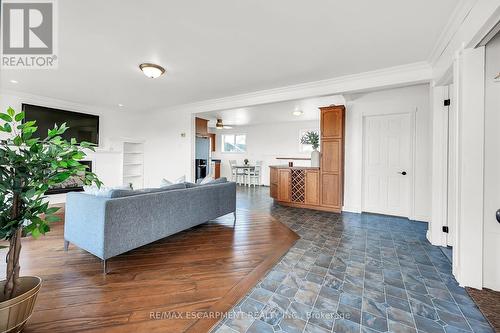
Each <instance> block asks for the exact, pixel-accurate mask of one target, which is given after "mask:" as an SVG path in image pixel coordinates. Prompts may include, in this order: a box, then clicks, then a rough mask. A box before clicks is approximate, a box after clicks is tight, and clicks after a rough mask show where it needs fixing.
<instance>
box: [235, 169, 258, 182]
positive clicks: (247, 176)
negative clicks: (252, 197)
mask: <svg viewBox="0 0 500 333" xmlns="http://www.w3.org/2000/svg"><path fill="white" fill-rule="evenodd" d="M233 168H234V169H236V175H238V174H239V172H238V171H239V170H243V174H244V177H243V185H245V186H250V175H251V173H252V171H255V168H256V165H251V164H240V165H233ZM236 181H238V176H236Z"/></svg>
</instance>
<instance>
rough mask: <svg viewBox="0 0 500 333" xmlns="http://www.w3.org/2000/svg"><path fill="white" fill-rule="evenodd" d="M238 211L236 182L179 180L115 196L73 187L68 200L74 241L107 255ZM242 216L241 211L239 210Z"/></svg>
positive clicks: (67, 232)
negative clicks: (83, 191)
mask: <svg viewBox="0 0 500 333" xmlns="http://www.w3.org/2000/svg"><path fill="white" fill-rule="evenodd" d="M235 211H236V184H235V183H233V182H227V181H226V182H218V183H214V184H206V185H196V184H191V183H183V184H180V185H178V184H176V185H173V186H170V187H167V188H159V189H150V190H141V191H130V190H128V191H127V190H117V191H116V192H114V193H111V195H110V197H99V196H95V195H89V194H86V193H82V192H80V193H78V192H71V193H68V195H67V199H66V217H65V225H64V241H65V244H64V246H65V249H66V250H67V249H68V245H69V243H73V244H75V245H76V246H78V247H80V248H82V249H84V250H86V251H87V252H90V253H92V254H94V255H95V256H97V257H99V258H101V259H103V260H104V262H103V263H104V272H106V259H108V258H111V257H114V256H116V255H119V254H121V253H124V252H127V251H130V250H133V249H135V248H138V247H140V246H143V245H146V244H149V243H152V242H154V241H156V240H159V239H162V238H164V237H167V236H170V235H173V234H175V233H178V232H180V231H183V230H186V229H189V228H191V227H194V226H196V225H199V224H202V223H205V222H207V221H209V220H212V219H215V218H217V217H220V216H223V215H226V214H229V213H234V214H235ZM234 218H235V221H236V214H235V215H234Z"/></svg>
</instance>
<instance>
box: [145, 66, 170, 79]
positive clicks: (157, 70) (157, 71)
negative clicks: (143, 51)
mask: <svg viewBox="0 0 500 333" xmlns="http://www.w3.org/2000/svg"><path fill="white" fill-rule="evenodd" d="M139 68H140V69H141V71H142V72H143V73H144V75H146V76H147V77H150V78H152V79H156V78H157V77H159V76H161V75H162V74H163V73H165V68H163V67H161V66H160V65H156V64H151V63H144V64H140V65H139Z"/></svg>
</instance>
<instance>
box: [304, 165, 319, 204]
mask: <svg viewBox="0 0 500 333" xmlns="http://www.w3.org/2000/svg"><path fill="white" fill-rule="evenodd" d="M305 203H306V205H319V172H318V171H311V170H307V171H306V200H305Z"/></svg>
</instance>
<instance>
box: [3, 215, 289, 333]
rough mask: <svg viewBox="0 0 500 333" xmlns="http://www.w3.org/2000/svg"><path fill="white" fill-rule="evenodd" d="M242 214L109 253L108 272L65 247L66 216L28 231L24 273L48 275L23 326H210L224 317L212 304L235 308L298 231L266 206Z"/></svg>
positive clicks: (152, 328) (75, 328)
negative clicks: (43, 229)
mask: <svg viewBox="0 0 500 333" xmlns="http://www.w3.org/2000/svg"><path fill="white" fill-rule="evenodd" d="M237 215H238V221H237V224H236V228H234V229H233V223H232V221H233V220H232V215H231V216H229V215H228V216H225V217H222V218H220V219H217V220H216V221H213V222H209V223H206V224H203V225H200V226H198V227H195V228H193V229H190V230H187V231H184V232H182V233H179V234H177V235H174V236H171V237H167V238H165V239H163V240H160V241H157V242H155V243H152V244H150V245H147V246H144V247H141V248H139V249H136V250H133V251H130V252H128V253H125V254H123V255H120V256H117V257H115V258H112V259H110V260H109V261H108V274H107V275H104V274H103V273H102V263H101V261H100V260H99V259H98V258H96V257H94V256H93V255H91V254H89V253H87V252H85V251H83V250H80V249H78V248H77V247H76V246H74V245H70V248H69V251H68V252H64V250H63V223H55V224H53V225H52V231H51V232H50V233H49V234H47V235H46V236H45V237H42V238H41V239H39V240H33V239H28V238H27V239H24V240H23V249H22V257H21V275H38V276H40V277H42V278H43V286H42V290H41V292H40V295H39V297H38V301H37V305H36V308H35V312H34V314H33V316H32V317H31V319H30V321H29V323H28V325H27V327H26V329H25V331H24V332H26V333H28V332H37V333H39V332H78V331H90V332H207V331H209V330H210V329H211V328H212V327H213V326H214V325H215V324H216V323H217V322H218V321H219V319H221V318H220V317H217V318H208V316H210V312H212V313H213V312H218V313H223V312H225V311H227V310H229V309H231V308H232V306H233V305H235V304H236V303H237V302H238V301H239V300H240V299H241V298H242V297H244V296H245V294H246V293H247V291H249V290H250V289H251V288H252V287H253V286H254V285H255V283H256V282H257V281H258V280H259V279H260V278H262V277H263V276H264V275H265V273H266V272H267V271H268V270H269V269H270V268H272V267H273V265H274V264H275V263H276V262H277V261H278V260H279V258H280V257H281V256H282V255H284V254H285V253H286V252H287V251H288V249H289V248H290V247H291V246H292V245H293V244H294V243H295V241H296V240H297V239H298V236H297V235H296V234H295V233H294V232H293V231H291V230H290V229H288V228H287V227H286V226H284V225H283V224H281V223H280V222H278V221H276V220H275V219H274V218H272V217H271V216H270V215H269V214H267V213H252V212H250V211H247V210H245V209H239V210H238V213H237ZM0 253H2V256H5V253H6V250H1V252H0ZM4 272H5V265H2V267H1V272H0V273H1V274H2V275H4ZM162 312H175V313H178V314H179V315H182V318H179V317H177V318H165V314H162ZM188 315H189V317H188ZM194 315H196V316H201V317H203V318H199V317H194ZM155 316H156V317H155ZM152 317H155V318H152Z"/></svg>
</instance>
